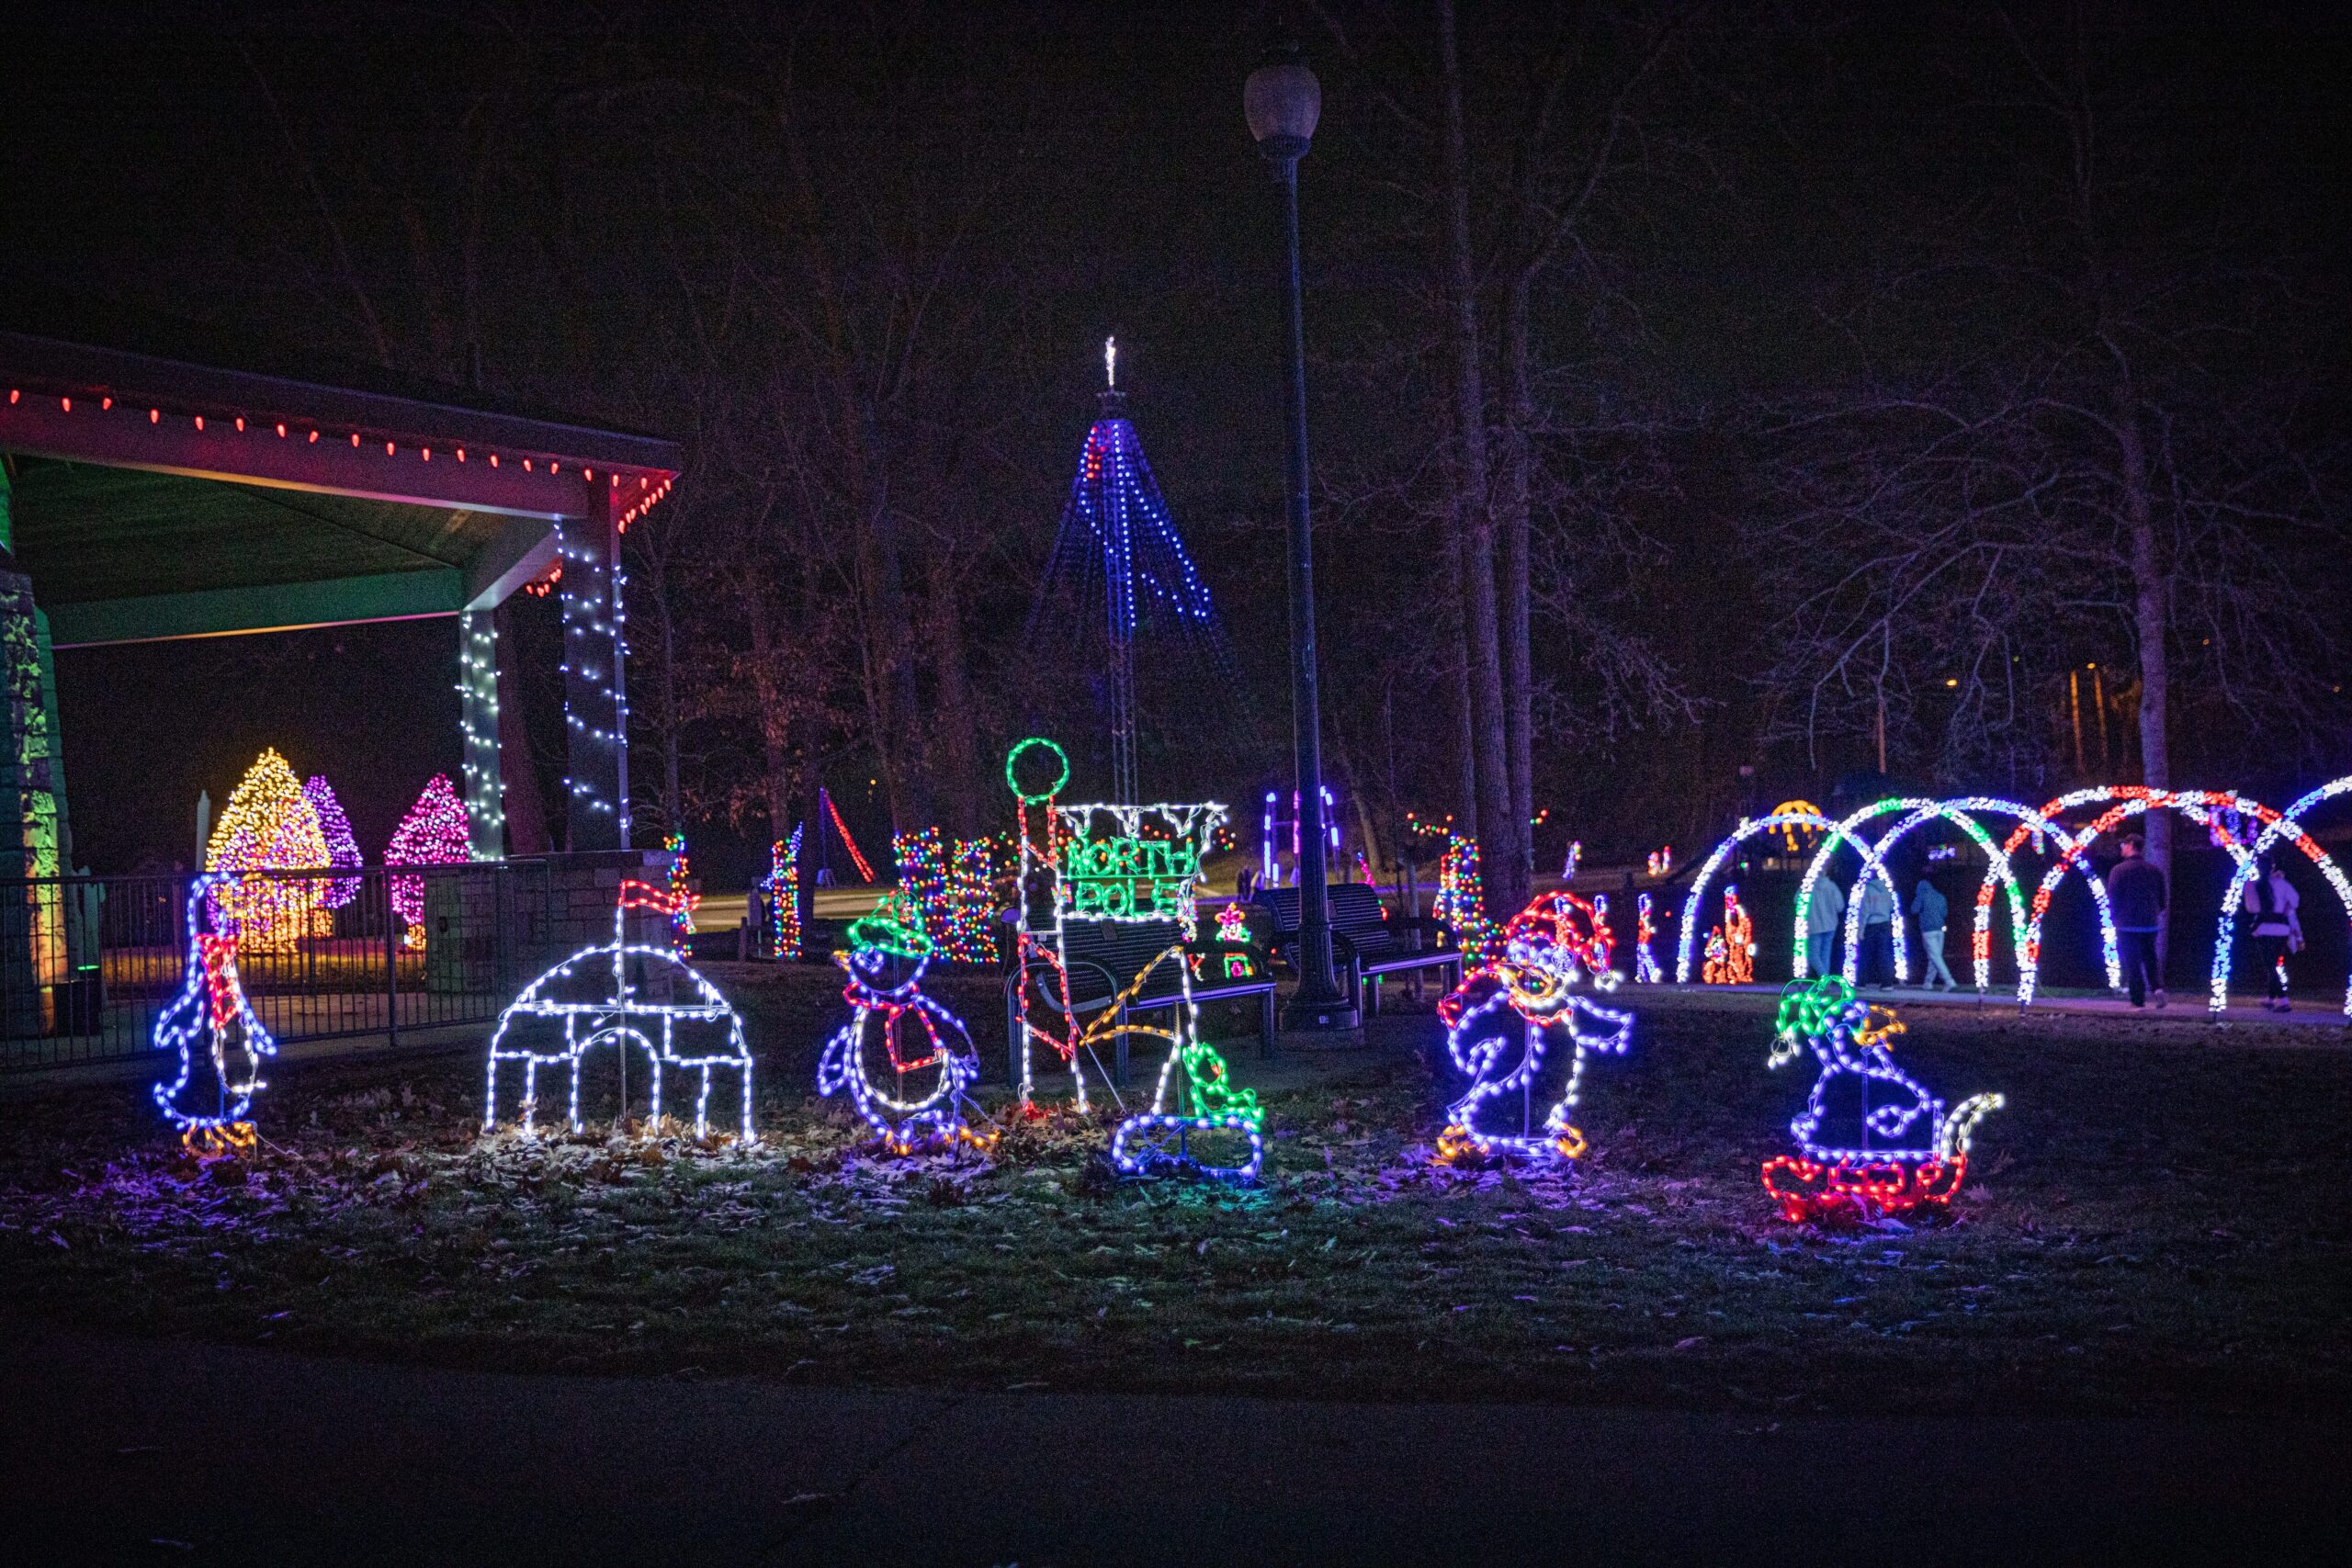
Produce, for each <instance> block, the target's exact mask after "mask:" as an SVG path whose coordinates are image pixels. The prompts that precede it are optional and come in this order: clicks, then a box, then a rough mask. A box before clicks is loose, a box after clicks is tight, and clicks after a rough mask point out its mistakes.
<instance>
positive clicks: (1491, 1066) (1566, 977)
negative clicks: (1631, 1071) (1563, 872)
mask: <svg viewBox="0 0 2352 1568" xmlns="http://www.w3.org/2000/svg"><path fill="white" fill-rule="evenodd" d="M1592 914H1593V912H1592V911H1591V909H1590V907H1589V906H1587V905H1585V904H1584V903H1583V900H1581V899H1575V898H1573V897H1569V896H1564V895H1546V896H1544V897H1541V898H1538V899H1537V900H1535V902H1534V903H1532V904H1530V905H1529V906H1528V907H1527V908H1525V909H1523V910H1521V912H1520V913H1519V914H1518V915H1517V916H1515V917H1513V919H1512V920H1511V922H1510V926H1509V927H1508V928H1506V930H1505V931H1504V933H1503V940H1502V951H1501V952H1500V953H1498V955H1497V956H1495V957H1494V958H1491V959H1489V960H1488V961H1487V962H1486V963H1485V964H1480V965H1478V966H1477V967H1476V968H1474V969H1473V970H1471V972H1470V973H1469V975H1468V976H1465V977H1464V980H1463V982H1462V984H1461V985H1460V986H1458V987H1455V988H1454V990H1453V994H1452V995H1450V996H1448V997H1447V998H1445V999H1444V1000H1443V1001H1442V1002H1440V1003H1439V1004H1438V1016H1439V1018H1440V1019H1441V1020H1442V1021H1444V1023H1445V1026H1446V1031H1447V1033H1446V1050H1447V1053H1448V1054H1449V1055H1451V1056H1452V1057H1453V1065H1454V1066H1456V1067H1457V1068H1459V1069H1460V1070H1461V1071H1462V1072H1464V1074H1466V1075H1468V1077H1469V1079H1470V1085H1469V1088H1468V1089H1467V1090H1466V1091H1465V1092H1464V1094H1463V1096H1462V1098H1461V1099H1460V1100H1455V1101H1454V1102H1453V1105H1451V1106H1449V1107H1448V1108H1447V1111H1446V1121H1447V1125H1446V1128H1445V1131H1444V1132H1442V1133H1441V1134H1439V1135H1438V1144H1437V1154H1438V1157H1439V1158H1440V1159H1442V1160H1449V1161H1451V1160H1464V1159H1470V1158H1474V1157H1490V1156H1494V1155H1497V1154H1513V1155H1519V1156H1523V1157H1526V1158H1532V1159H1545V1160H1550V1159H1575V1158H1577V1157H1578V1156H1582V1155H1583V1154H1584V1153H1585V1150H1586V1148H1587V1146H1588V1145H1587V1144H1586V1140H1585V1135H1584V1134H1583V1133H1582V1132H1581V1131H1580V1130H1579V1129H1578V1128H1577V1127H1576V1126H1575V1124H1574V1123H1572V1122H1570V1121H1569V1120H1568V1117H1569V1114H1570V1113H1571V1112H1572V1111H1574V1110H1575V1108H1576V1106H1577V1090H1578V1088H1579V1086H1580V1084H1581V1083H1582V1081H1583V1077H1584V1064H1585V1054H1586V1052H1588V1051H1604V1052H1608V1053H1611V1054H1612V1055H1624V1053H1625V1051H1626V1049H1627V1047H1628V1046H1630V1045H1631V1044H1632V1043H1633V1037H1634V1015H1633V1014H1632V1013H1630V1012H1620V1011H1618V1010H1615V1009H1613V1008H1605V1007H1601V1006H1600V1005H1599V1004H1598V1003H1595V1002H1592V1001H1589V1000H1588V999H1586V998H1583V997H1581V996H1577V995H1576V994H1575V993H1574V991H1573V990H1572V987H1575V986H1577V984H1578V983H1579V982H1581V981H1582V980H1583V979H1584V978H1585V976H1586V973H1587V970H1586V965H1587V964H1589V963H1591V962H1592V961H1593V960H1594V959H1596V958H1599V959H1601V960H1603V961H1604V962H1605V959H1606V955H1607V953H1608V946H1607V939H1606V937H1605V936H1604V935H1603V934H1602V933H1603V932H1605V931H1607V926H1606V925H1605V924H1604V923H1602V922H1600V920H1597V919H1592ZM1574 915H1582V916H1584V917H1585V918H1586V919H1587V921H1588V922H1589V924H1590V926H1591V927H1592V929H1591V930H1590V931H1587V932H1584V933H1579V932H1577V931H1576V929H1575V925H1576V921H1575V920H1574V919H1572V916H1574ZM1580 961H1581V962H1580ZM1594 973H1595V976H1596V978H1598V979H1599V981H1600V984H1602V985H1603V986H1608V985H1611V984H1613V983H1614V982H1615V980H1616V976H1614V975H1612V974H1610V973H1609V972H1608V971H1607V970H1605V969H1601V970H1597V971H1594ZM1514 1016H1515V1017H1516V1018H1517V1020H1518V1023H1519V1027H1518V1028H1517V1029H1516V1030H1513V1029H1512V1028H1511V1027H1510V1023H1511V1021H1512V1018H1513V1017H1514ZM1590 1026H1597V1027H1590ZM1555 1031H1558V1032H1564V1033H1566V1036H1567V1041H1568V1045H1569V1049H1570V1050H1571V1051H1572V1052H1573V1055H1572V1057H1571V1059H1570V1061H1569V1065H1568V1072H1567V1079H1566V1084H1565V1086H1564V1087H1563V1088H1562V1089H1561V1091H1560V1094H1559V1098H1558V1099H1556V1100H1554V1101H1553V1103H1552V1106H1551V1109H1550V1110H1549V1111H1547V1112H1546V1113H1545V1115H1544V1121H1543V1123H1542V1125H1541V1127H1540V1129H1539V1128H1538V1127H1537V1125H1536V1124H1535V1120H1534V1100H1535V1080H1536V1078H1537V1077H1538V1075H1539V1074H1541V1073H1542V1071H1543V1067H1544V1051H1545V1048H1546V1045H1547V1043H1549V1040H1550V1038H1551V1036H1552V1034H1553V1033H1554V1032H1555ZM1514 1036H1515V1037H1516V1039H1514ZM1514 1094H1515V1095H1516V1096H1517V1098H1518V1100H1519V1102H1520V1114H1519V1129H1518V1131H1517V1132H1515V1133H1512V1132H1495V1131H1491V1130H1489V1129H1488V1128H1487V1126H1485V1125H1482V1122H1484V1121H1485V1120H1486V1119H1487V1118H1488V1117H1491V1116H1492V1115H1493V1114H1495V1112H1496V1111H1497V1110H1498V1107H1497V1106H1496V1105H1495V1104H1493V1103H1492V1102H1497V1101H1500V1102H1502V1104H1503V1105H1508V1103H1509V1099H1510V1097H1511V1096H1512V1095H1514Z"/></svg>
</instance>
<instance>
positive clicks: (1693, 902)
mask: <svg viewBox="0 0 2352 1568" xmlns="http://www.w3.org/2000/svg"><path fill="white" fill-rule="evenodd" d="M1790 826H1794V827H1800V828H1814V829H1819V830H1821V831H1822V832H1825V833H1829V834H1833V835H1834V834H1835V833H1836V831H1837V828H1838V825H1837V824H1836V823H1835V822H1832V821H1830V820H1829V818H1826V817H1824V816H1822V815H1821V814H1820V813H1819V812H1815V811H1776V812H1773V813H1772V814H1770V816H1766V817H1753V818H1743V819H1742V820H1741V822H1740V824H1739V826H1738V827H1737V828H1735V829H1732V833H1731V836H1730V837H1729V838H1727V839H1725V840H1724V841H1723V842H1722V843H1720V844H1717V845H1716V846H1715V850H1714V852H1713V854H1711V855H1709V856H1708V857H1707V859H1706V863H1704V864H1702V866H1700V867H1699V874H1698V875H1696V876H1694V877H1692V878H1691V896H1690V897H1688V898H1687V899H1685V900H1684V901H1683V905H1682V935H1681V936H1680V937H1679V939H1678V940H1677V941H1676V943H1675V950H1674V980H1675V984H1677V985H1681V986H1687V985H1689V984H1690V983H1691V939H1692V937H1693V936H1694V935H1695V934H1696V932H1697V931H1698V919H1699V900H1700V899H1701V898H1702V897H1704V896H1705V895H1706V891H1707V884H1708V883H1709V882H1711V881H1713V878H1714V874H1715V873H1716V872H1718V871H1720V870H1722V869H1723V863H1724V861H1726V860H1728V859H1730V858H1731V852H1732V851H1734V850H1736V849H1737V848H1738V847H1739V846H1740V845H1742V844H1744V843H1746V842H1747V840H1750V839H1752V838H1755V837H1756V836H1757V835H1758V834H1759V833H1770V832H1775V831H1778V830H1780V829H1782V828H1785V827H1790ZM1829 841H1830V842H1832V843H1835V842H1836V841H1837V840H1836V839H1835V838H1834V837H1833V838H1832V839H1831V840H1829ZM1879 879H1880V880H1881V881H1883V882H1885V883H1886V890H1887V892H1888V893H1889V894H1890V895H1892V894H1893V893H1894V882H1893V881H1892V880H1891V879H1889V878H1888V876H1887V874H1886V868H1885V867H1884V866H1881V867H1880V868H1879ZM1799 908H1800V910H1802V908H1803V906H1802V905H1800V906H1799ZM1799 919H1803V916H1802V914H1800V917H1799ZM1800 929H1802V928H1800ZM1897 942H1898V945H1897V947H1896V949H1895V958H1894V964H1895V968H1896V970H1897V972H1898V973H1899V972H1900V971H1901V970H1902V968H1903V963H1904V954H1903V950H1902V948H1901V946H1900V939H1899V938H1898V939H1897ZM1804 967H1805V964H1804V941H1803V939H1802V937H1800V939H1799V941H1798V942H1797V955H1796V973H1797V977H1798V978H1799V979H1803V978H1804Z"/></svg>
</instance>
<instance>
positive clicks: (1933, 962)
mask: <svg viewBox="0 0 2352 1568" xmlns="http://www.w3.org/2000/svg"><path fill="white" fill-rule="evenodd" d="M1950 914H1951V903H1950V901H1949V900H1947V899H1946V898H1945V897H1944V896H1943V891H1942V890H1941V889H1940V888H1939V887H1938V886H1936V885H1935V884H1934V883H1932V882H1930V881H1928V879H1927V878H1926V877H1924V876H1923V877H1921V878H1920V879H1919V886H1917V887H1915V888H1913V889H1912V890H1911V915H1912V918H1913V919H1916V920H1917V921H1918V922H1919V952H1920V953H1921V955H1922V956H1924V957H1925V958H1926V960H1927V965H1928V966H1927V969H1926V971H1925V972H1924V973H1923V974H1922V975H1921V976H1919V980H1920V984H1922V985H1924V986H1926V987H1928V989H1930V990H1933V989H1934V988H1935V987H1936V984H1937V982H1938V981H1941V982H1942V983H1943V988H1944V989H1945V990H1947V991H1956V990H1958V989H1960V982H1959V981H1957V980H1955V979H1953V978H1952V977H1951V965H1950V964H1946V963H1945V962H1944V920H1945V919H1946V917H1948V916H1949V915H1950Z"/></svg>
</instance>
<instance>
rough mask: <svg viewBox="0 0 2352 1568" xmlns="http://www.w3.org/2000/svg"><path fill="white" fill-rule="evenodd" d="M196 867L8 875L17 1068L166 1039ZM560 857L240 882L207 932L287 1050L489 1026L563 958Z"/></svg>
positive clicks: (3, 1024)
mask: <svg viewBox="0 0 2352 1568" xmlns="http://www.w3.org/2000/svg"><path fill="white" fill-rule="evenodd" d="M189 886H190V884H189V879H188V878H187V877H185V876H63V877H42V878H34V879H26V878H17V879H13V880H6V881H0V1073H5V1072H8V1071H12V1070H21V1069H24V1068H28V1067H45V1066H58V1065H61V1064H68V1063H76V1062H105V1061H119V1060H123V1059H126V1058H131V1057H136V1056H139V1055H142V1054H143V1053H145V1052H146V1051H147V1050H148V1049H149V1048H150V1043H151V1037H152V1035H153V1032H154V1027H155V1016H156V1014H157V1013H159V1012H161V1011H162V1010H164V1008H165V1007H167V1006H168V1005H170V1002H171V1000H172V998H174V997H175V996H176V995H178V994H179V991H180V988H181V987H182V986H183V985H184V984H185V983H186V982H187V955H188V931H187V903H188V894H189ZM211 913H212V918H211V919H209V920H208V922H207V929H208V930H215V929H236V930H237V931H238V937H239V940H238V950H237V972H238V976H239V977H240V979H241V980H242V981H243V987H244V990H245V994H246V996H247V997H248V998H250V999H251V1000H252V1002H253V1006H254V1011H255V1012H256V1013H257V1014H259V1015H260V1017H261V1020H262V1021H263V1023H264V1024H266V1026H267V1027H268V1029H269V1031H270V1032H271V1033H272V1034H274V1035H276V1036H277V1039H278V1040H279V1041H280V1042H286V1041H293V1040H317V1039H323V1038H328V1037H331V1036H335V1035H352V1034H381V1035H384V1036H386V1037H387V1038H388V1039H390V1040H392V1041H397V1040H398V1038H399V1036H400V1034H401V1032H402V1031H404V1030H419V1029H431V1028H437V1027H440V1026H443V1025H447V1024H461V1023H478V1022H487V1021H490V1020H492V1019H494V1018H496V1017H497V1016H498V1012H499V1010H500V1009H501V1008H502V1007H503V1006H504V1004H505V1002H506V1000H507V999H508V998H512V997H513V996H514V995H515V991H516V990H517V989H518V988H519V987H521V986H522V985H523V984H524V983H525V982H526V980H528V979H529V977H530V976H531V975H533V974H535V973H537V969H538V968H539V967H541V966H542V965H543V963H544V960H545V958H546V956H547V952H548V943H547V942H546V941H545V940H544V934H543V933H545V932H546V931H548V929H549V924H548V921H549V914H548V874H547V865H546V863H545V862H543V861H529V860H522V861H493V862H484V863H477V864H469V865H451V866H428V867H419V868H416V869H414V870H401V871H398V872H392V871H387V870H385V869H384V868H382V867H373V868H368V869H362V870H357V871H348V872H341V873H328V872H269V873H259V874H254V875H252V876H248V877H244V878H240V879H239V881H238V883H237V884H236V885H235V888H234V890H233V891H232V892H230V893H227V894H223V895H222V896H220V898H219V899H218V900H217V901H216V904H215V906H214V908H213V910H212V911H211Z"/></svg>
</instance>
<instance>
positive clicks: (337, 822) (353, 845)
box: [302, 773, 362, 935]
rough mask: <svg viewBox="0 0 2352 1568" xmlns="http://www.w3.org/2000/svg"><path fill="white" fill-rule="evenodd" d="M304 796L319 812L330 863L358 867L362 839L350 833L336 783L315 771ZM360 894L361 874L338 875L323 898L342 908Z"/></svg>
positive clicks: (339, 867) (306, 782) (305, 785)
mask: <svg viewBox="0 0 2352 1568" xmlns="http://www.w3.org/2000/svg"><path fill="white" fill-rule="evenodd" d="M302 798H303V799H305V800H307V801H309V802H310V803H311V810H313V811H315V812H317V813H318V814H319V832H320V834H321V835H322V837H323V838H324V839H325V840H326V846H327V863H328V864H329V865H331V866H333V867H334V868H335V869H336V870H337V871H346V870H348V871H357V870H358V869H359V867H360V866H361V864H362V862H361V860H360V858H359V840H356V839H355V838H353V837H352V836H351V818H348V817H346V816H345V815H344V811H343V802H342V801H340V800H337V799H336V798H335V796H334V785H333V784H329V783H327V776H326V774H324V773H313V774H311V776H310V777H309V778H307V779H305V780H303V781H302ZM356 897H359V878H357V877H356V876H338V877H336V878H335V879H334V881H333V882H330V883H328V884H327V885H326V893H325V897H324V900H323V902H324V903H325V906H326V908H330V909H340V908H343V907H344V906H345V904H348V903H350V902H351V901H352V900H353V899H354V898H356ZM320 934H321V935H325V934H327V933H326V932H325V931H322V932H321V933H320Z"/></svg>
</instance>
